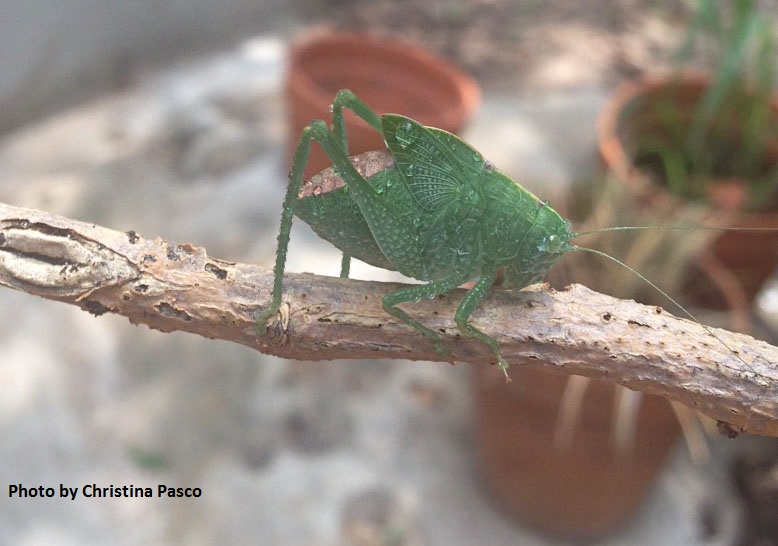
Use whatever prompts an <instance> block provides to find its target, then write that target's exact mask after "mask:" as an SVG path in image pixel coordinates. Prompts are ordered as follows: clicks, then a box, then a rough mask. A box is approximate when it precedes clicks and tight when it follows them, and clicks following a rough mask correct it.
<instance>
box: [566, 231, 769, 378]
mask: <svg viewBox="0 0 778 546" xmlns="http://www.w3.org/2000/svg"><path fill="white" fill-rule="evenodd" d="M665 229H666V228H665ZM617 230H618V228H615V229H614V228H605V229H604V230H603V231H617ZM570 250H571V251H574V252H589V253H590V254H595V255H597V256H601V257H603V258H607V259H609V260H611V261H612V262H614V263H617V264H618V265H620V266H621V267H623V268H624V269H626V270H627V271H629V272H631V273H632V274H633V275H636V276H637V277H638V278H639V279H641V280H643V281H644V282H645V283H646V284H648V285H649V286H650V287H651V288H653V289H654V290H656V291H657V292H659V293H660V294H661V295H662V296H663V297H665V298H667V300H668V301H669V302H670V303H672V304H673V305H675V306H676V307H677V308H678V309H680V310H681V311H682V312H683V313H684V314H685V315H686V316H687V317H689V318H690V319H691V320H693V321H694V322H696V323H697V324H699V325H700V326H701V327H702V328H703V329H704V330H705V331H706V332H707V333H708V334H709V335H710V336H711V337H713V338H714V339H716V340H718V342H719V343H721V344H722V345H723V346H724V347H726V348H727V350H728V351H729V352H731V353H732V354H733V355H735V356H736V357H737V359H738V360H740V362H742V363H743V364H744V365H745V366H746V367H748V369H750V370H751V371H752V372H754V374H756V375H757V376H758V375H759V373H758V372H757V371H756V370H755V369H754V368H753V367H752V366H751V365H750V364H749V363H748V362H746V361H745V360H743V358H742V357H741V356H740V355H739V354H738V352H737V351H735V350H734V349H732V347H730V346H729V345H727V344H726V343H725V342H724V340H723V339H721V338H720V337H719V336H717V335H716V334H715V333H713V330H711V328H710V326H707V325H706V324H703V323H702V322H700V321H699V320H698V319H697V317H695V316H694V315H692V314H691V313H690V312H689V310H688V309H686V307H684V306H683V305H681V304H680V303H678V301H677V300H676V299H675V298H673V297H672V296H670V294H668V293H667V292H665V291H664V290H662V289H661V288H659V286H657V285H656V284H654V283H653V282H651V281H650V280H649V279H648V278H647V277H646V276H645V275H643V274H642V273H640V272H639V271H637V270H636V269H634V268H632V267H630V266H628V265H627V264H625V263H624V262H622V261H621V260H619V259H618V258H614V257H613V256H611V255H610V254H606V253H605V252H602V251H600V250H595V249H594V248H587V247H584V246H577V245H572V246H571V247H570Z"/></svg>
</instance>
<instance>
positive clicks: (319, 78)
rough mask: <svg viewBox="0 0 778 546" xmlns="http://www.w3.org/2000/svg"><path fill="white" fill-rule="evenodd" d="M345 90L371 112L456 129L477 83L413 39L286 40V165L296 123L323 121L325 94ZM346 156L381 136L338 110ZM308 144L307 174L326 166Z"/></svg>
mask: <svg viewBox="0 0 778 546" xmlns="http://www.w3.org/2000/svg"><path fill="white" fill-rule="evenodd" d="M344 88H345V89H351V90H352V91H353V92H354V93H355V94H356V95H357V96H358V97H360V98H361V99H362V100H363V101H365V102H366V103H367V105H368V106H370V107H371V108H372V109H373V110H374V111H376V112H377V113H379V114H383V113H387V112H391V113H397V114H403V115H406V116H409V117H411V118H414V119H416V120H418V121H420V122H421V123H423V124H425V125H430V126H434V127H439V128H441V129H445V130H446V131H449V132H452V133H457V132H459V131H460V130H461V129H462V127H463V126H464V124H465V122H466V121H467V120H468V119H469V118H470V117H471V116H472V114H473V113H474V111H475V109H476V107H477V106H478V104H479V101H480V97H481V93H480V88H479V86H478V84H477V83H476V82H475V81H474V80H473V79H472V78H470V77H469V76H467V75H465V74H464V73H462V72H461V71H460V70H459V69H457V68H456V67H454V66H453V65H451V64H450V63H448V62H446V61H444V60H442V59H440V58H438V57H436V56H434V55H432V54H430V53H428V52H426V51H424V50H423V49H420V48H418V47H415V46H413V45H410V44H407V43H402V42H398V41H394V40H389V39H382V38H377V37H373V36H370V35H364V34H352V33H338V34H324V35H318V36H314V37H312V38H310V39H307V40H304V41H301V42H298V43H296V44H294V45H293V47H292V50H291V55H290V59H289V67H288V75H287V82H286V94H287V105H288V109H289V134H288V147H287V151H288V158H289V162H290V164H291V159H292V156H293V155H294V150H295V147H296V146H297V142H298V139H299V137H300V133H301V132H302V130H303V128H304V127H305V126H306V125H308V124H309V123H310V122H311V121H312V120H314V119H324V120H326V121H329V120H330V119H331V117H332V114H331V113H330V111H329V107H330V104H331V103H332V99H333V98H334V97H335V94H336V93H337V92H338V90H340V89H344ZM345 114H346V132H347V135H348V145H349V154H350V155H357V154H359V153H362V152H366V151H369V150H380V149H383V147H384V142H383V138H382V137H381V135H380V134H378V133H377V132H376V131H375V130H374V129H372V128H371V127H369V126H368V125H367V124H366V123H365V122H364V121H362V120H361V119H359V118H358V117H357V116H355V115H354V114H353V113H352V112H350V111H346V112H345ZM329 166H330V161H329V160H328V159H327V157H326V155H325V154H324V152H322V151H321V149H320V148H319V147H318V146H316V145H314V146H312V148H311V156H310V159H309V163H308V167H307V169H306V171H305V173H306V177H309V176H311V175H313V174H315V173H317V172H319V171H321V170H322V169H324V168H326V167H329Z"/></svg>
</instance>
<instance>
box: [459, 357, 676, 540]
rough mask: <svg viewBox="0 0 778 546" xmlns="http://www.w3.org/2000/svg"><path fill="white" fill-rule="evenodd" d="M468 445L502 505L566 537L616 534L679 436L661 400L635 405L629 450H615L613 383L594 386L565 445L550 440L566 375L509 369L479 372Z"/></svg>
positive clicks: (645, 400)
mask: <svg viewBox="0 0 778 546" xmlns="http://www.w3.org/2000/svg"><path fill="white" fill-rule="evenodd" d="M473 372H474V374H475V382H474V385H475V405H476V429H475V435H476V443H477V449H478V458H479V465H480V469H481V473H482V476H483V478H484V480H485V482H486V484H487V485H488V487H489V490H490V492H491V493H492V494H493V495H494V497H496V499H497V500H498V501H499V503H500V505H501V506H503V507H504V508H505V509H507V510H508V511H509V512H510V513H511V514H513V515H514V516H516V517H517V518H518V519H519V520H520V521H522V522H523V523H525V524H527V525H528V526H531V527H534V528H536V529H539V530H540V531H542V532H544V533H547V534H552V535H556V536H561V537H565V538H570V539H595V538H599V537H602V536H604V535H607V534H610V533H613V532H615V531H617V530H618V529H619V528H620V527H621V526H623V525H624V524H626V523H627V522H628V521H629V519H630V518H631V517H632V516H633V515H634V514H635V513H636V511H637V510H638V509H639V508H640V506H641V502H642V501H643V499H644V498H645V497H646V494H647V493H648V492H649V491H650V490H651V487H652V485H653V484H654V482H655V479H656V476H657V474H658V473H659V472H660V471H661V470H662V467H663V462H664V460H665V458H666V455H667V453H668V452H669V451H670V450H671V449H672V448H673V446H674V445H675V442H676V439H677V437H678V435H679V432H680V427H679V425H678V424H677V421H676V419H675V415H674V413H673V411H672V409H671V407H670V405H669V404H668V402H667V401H666V400H665V399H663V398H659V397H656V396H648V395H646V396H644V397H643V399H642V401H641V406H640V410H639V415H638V418H637V424H636V427H635V435H634V440H633V441H634V443H633V444H632V445H631V448H628V449H626V450H618V449H616V448H615V447H614V435H613V432H614V431H613V422H614V406H615V404H614V392H615V389H616V386H615V385H613V384H612V383H608V382H605V381H593V382H592V383H591V384H590V385H589V388H588V390H587V392H586V394H585V397H584V399H583V404H582V415H581V416H580V422H579V425H578V426H577V427H576V428H575V429H574V436H573V437H572V441H571V443H569V444H568V446H567V447H560V446H559V445H558V443H556V442H555V433H556V426H557V415H558V411H559V405H560V399H561V397H562V393H563V391H564V389H565V385H566V384H567V381H568V376H567V375H565V374H562V373H558V372H553V371H548V370H546V369H539V368H529V367H522V366H512V367H511V378H512V379H513V382H512V383H510V384H507V385H506V384H505V381H504V378H503V377H502V374H501V373H499V371H498V370H495V369H493V368H490V367H487V366H477V367H474V370H473Z"/></svg>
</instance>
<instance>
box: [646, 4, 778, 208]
mask: <svg viewBox="0 0 778 546" xmlns="http://www.w3.org/2000/svg"><path fill="white" fill-rule="evenodd" d="M693 54H697V55H699V56H701V57H702V58H703V59H704V61H705V64H706V65H707V66H708V67H709V69H710V72H711V75H710V80H709V83H708V85H706V86H705V87H704V88H703V89H702V90H701V91H700V92H699V93H697V94H694V93H692V94H688V93H687V94H686V95H683V94H682V93H683V91H682V90H680V89H679V88H678V87H675V85H671V86H670V87H669V91H668V92H667V93H666V94H665V96H663V97H661V98H660V99H659V100H658V101H657V102H655V103H654V105H653V106H652V107H651V108H652V109H653V115H654V117H655V119H656V120H657V123H658V126H657V127H655V128H654V130H652V131H650V132H649V134H648V135H644V137H643V138H642V140H641V143H640V145H639V148H638V150H637V152H636V154H635V160H636V163H638V164H639V165H641V166H643V167H648V168H650V169H651V170H653V171H654V172H658V173H659V177H660V179H661V181H662V182H663V183H664V184H665V185H666V186H667V188H668V189H669V190H670V191H671V192H673V193H675V194H677V195H679V196H681V197H684V198H688V199H704V198H706V197H708V195H709V186H710V185H711V184H717V183H729V184H732V183H734V184H741V185H742V186H743V187H744V190H745V192H746V193H747V205H746V208H750V209H757V208H760V206H762V205H763V204H764V203H765V202H766V201H769V200H770V199H773V198H775V194H776V190H777V189H778V129H777V128H776V127H777V126H778V123H777V122H776V111H775V109H774V107H773V106H772V96H773V85H774V80H775V54H776V44H775V34H774V30H773V25H772V22H771V21H769V20H768V19H767V18H766V17H765V16H764V15H762V13H760V11H759V9H758V4H757V2H755V1H754V0H732V1H727V2H720V1H718V0H697V2H696V10H695V12H694V16H693V18H692V21H691V23H690V25H689V27H688V31H687V33H686V37H685V40H684V42H683V43H682V45H681V46H680V48H679V49H678V51H677V54H676V63H677V66H678V68H679V71H678V73H679V74H681V72H682V71H681V70H680V68H681V67H684V66H686V65H687V63H688V62H689V61H690V59H691V58H692V56H693ZM674 84H677V85H678V86H680V85H681V78H680V77H679V78H677V80H676V82H674ZM679 97H680V98H681V99H682V100H681V101H680V102H679V100H678V99H679ZM683 102H685V103H686V104H681V103H683ZM690 104H691V106H692V108H691V109H689V108H688V106H689V105H690Z"/></svg>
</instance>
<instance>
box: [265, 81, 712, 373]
mask: <svg viewBox="0 0 778 546" xmlns="http://www.w3.org/2000/svg"><path fill="white" fill-rule="evenodd" d="M344 108H347V109H349V110H351V111H353V112H354V113H355V114H356V115H357V116H359V117H360V118H362V119H363V120H364V121H366V122H367V123H368V124H369V125H370V126H372V127H373V128H374V129H375V130H376V131H378V132H380V133H381V134H382V135H383V137H384V141H385V143H386V150H383V151H377V152H372V153H367V154H362V155H361V156H358V158H352V159H351V160H350V159H349V155H348V150H347V145H346V127H345V122H344V116H343V109H344ZM331 111H332V115H333V116H332V128H331V129H330V128H329V127H328V126H327V124H326V123H325V122H324V121H321V120H316V121H313V122H311V124H310V125H308V126H307V127H306V128H305V129H304V130H303V133H302V137H301V139H300V141H299V144H298V146H297V149H296V152H295V155H294V159H293V163H292V171H291V173H290V175H289V185H288V188H287V193H286V197H285V200H284V205H283V213H282V216H281V228H280V233H279V235H278V250H277V252H276V263H275V267H274V274H275V278H274V287H273V295H272V301H271V303H270V305H269V306H268V307H267V309H265V310H264V311H262V312H261V313H260V314H259V316H258V317H257V330H258V333H259V335H265V333H266V331H267V325H266V322H267V320H268V319H269V318H270V317H271V316H273V315H274V314H276V313H277V312H278V310H279V308H280V306H281V296H282V289H283V275H284V266H285V262H286V253H287V246H288V244H289V236H290V230H291V225H292V220H293V217H294V216H295V215H297V216H298V217H300V218H301V219H303V220H304V221H305V222H306V223H308V224H309V225H310V226H311V227H312V228H313V230H314V231H315V232H316V233H317V234H318V235H319V236H320V237H322V238H323V239H325V240H328V241H330V242H331V243H332V244H334V245H335V246H336V247H337V248H338V249H340V250H341V251H342V252H343V265H342V269H341V276H343V277H347V276H348V270H349V263H350V258H351V257H354V258H357V259H359V260H362V261H364V262H366V263H368V264H371V265H374V266H377V267H381V268H384V269H389V270H396V271H398V272H400V273H402V274H403V275H405V276H407V277H411V278H414V279H418V280H421V281H424V282H425V283H426V284H421V285H415V286H412V287H407V288H403V289H401V290H398V291H395V292H392V293H389V294H387V295H385V296H384V297H383V299H382V304H383V308H384V310H386V311H387V312H388V313H389V314H391V315H392V316H394V317H395V318H397V319H398V320H400V321H402V322H403V323H405V324H408V325H410V326H412V327H414V328H415V329H417V330H419V331H420V332H421V333H423V334H424V335H426V336H427V337H428V338H430V340H431V341H432V343H433V344H434V347H435V349H436V351H438V352H441V353H442V352H445V351H444V348H443V345H442V342H441V340H440V336H439V335H438V333H437V332H435V331H433V330H431V329H430V328H428V327H426V326H424V325H423V324H421V323H419V322H418V321H416V320H414V319H413V318H411V317H410V316H409V315H408V314H407V313H406V312H405V311H403V310H402V309H400V308H399V307H397V306H398V305H399V304H402V303H406V302H412V301H419V300H421V299H422V298H433V297H435V296H437V295H439V294H443V293H446V292H448V291H450V290H452V289H454V288H456V287H458V286H461V285H463V284H465V283H467V282H471V281H475V283H474V285H473V286H472V288H470V289H469V290H468V291H467V292H466V293H465V296H464V298H463V299H462V301H461V303H460V304H459V306H458V308H457V310H456V314H455V316H454V320H455V323H456V324H457V326H458V328H459V330H460V331H461V332H462V333H464V334H465V335H467V336H470V337H473V338H476V339H478V340H480V341H482V342H483V343H485V344H487V345H488V346H489V347H490V348H491V350H492V352H493V354H494V356H495V358H496V361H497V364H498V366H499V367H500V368H501V369H502V370H503V371H504V372H505V373H506V377H507V368H508V363H507V362H506V361H505V360H504V359H503V357H502V355H501V353H500V347H499V345H498V343H497V341H496V340H495V339H493V338H492V337H490V336H488V335H487V334H485V333H484V332H482V331H480V330H478V329H477V328H476V327H475V326H473V325H472V324H470V323H469V322H468V319H469V317H470V315H471V313H472V312H473V311H474V309H475V308H476V306H477V305H478V304H479V302H481V300H482V299H483V298H484V296H485V295H486V293H487V292H488V290H489V288H490V287H491V285H492V283H493V282H494V281H495V278H496V277H497V272H498V270H500V269H502V268H504V270H505V283H506V285H507V286H509V287H514V288H517V289H520V288H523V287H525V286H528V285H530V284H532V283H536V282H539V281H541V280H542V279H543V277H544V276H545V274H546V273H547V271H548V270H549V269H550V268H551V266H552V265H554V263H555V262H556V261H557V260H558V259H559V258H560V257H561V256H562V255H563V254H565V253H566V252H569V251H575V250H586V251H589V252H594V253H596V254H600V255H602V256H604V257H607V258H609V259H611V260H614V261H616V262H618V263H619V264H620V265H622V266H624V267H627V268H628V269H630V270H631V271H633V272H635V271H634V270H632V269H631V268H629V267H628V266H626V265H625V264H623V263H622V262H619V261H618V260H616V259H615V258H612V257H611V256H609V255H607V254H605V253H602V252H599V251H596V250H593V249H587V248H583V247H578V246H575V245H572V244H571V242H570V241H571V239H573V238H574V237H576V236H577V235H579V234H575V233H573V231H572V229H571V226H570V223H569V222H568V221H567V220H565V219H564V218H562V216H560V215H559V214H558V213H557V212H556V211H555V210H554V209H553V208H552V207H551V206H549V205H548V203H547V202H545V201H542V200H540V199H538V198H537V197H536V196H535V195H533V194H532V193H530V192H529V191H527V190H526V189H524V188H523V187H522V186H520V185H519V184H518V183H517V182H515V181H514V180H513V179H512V178H510V177H509V176H507V175H505V174H503V173H502V172H500V171H498V170H497V169H495V167H494V166H493V165H492V164H491V163H490V162H488V161H486V160H485V159H484V158H483V157H482V156H481V154H480V153H479V152H478V151H477V150H475V149H474V148H472V147H471V146H470V145H469V144H467V143H465V142H464V141H462V140H461V139H459V138H458V137H456V136H454V135H452V134H450V133H448V132H446V131H443V130H441V129H436V128H433V127H425V126H423V125H421V124H419V123H418V122H416V121H414V120H412V119H410V118H407V117H405V116H401V115H398V114H384V115H380V116H379V115H378V114H376V113H375V112H373V111H372V110H371V109H370V108H369V107H368V106H367V105H366V104H365V103H364V102H362V101H361V100H360V99H359V98H358V97H357V96H356V95H354V94H353V93H351V92H350V91H348V90H341V91H339V92H338V93H337V95H336V97H335V99H334V101H333V103H332V107H331ZM312 141H316V142H317V143H318V144H319V145H320V146H321V147H322V148H323V149H324V151H325V152H326V154H327V156H328V157H329V159H330V160H331V161H332V165H333V169H334V171H335V173H337V177H330V178H329V179H327V180H323V179H322V177H321V176H318V177H317V176H315V177H313V179H312V180H311V181H308V182H306V183H305V184H303V180H302V178H303V172H304V169H305V165H306V163H307V159H308V154H309V150H310V146H311V142H312ZM332 178H336V182H335V183H334V184H335V185H333V182H332ZM623 229H642V228H630V227H626V228H606V230H623ZM649 229H650V228H649ZM635 273H636V274H638V273H637V272H635ZM638 275H639V274H638ZM639 276H641V278H644V277H642V275H639ZM644 280H646V282H648V283H649V284H650V285H651V286H652V287H653V288H655V289H656V290H658V291H659V292H660V293H662V294H663V295H664V296H665V297H667V298H668V299H669V300H670V301H671V302H673V303H674V304H676V305H677V306H678V307H679V308H681V309H682V310H683V311H684V312H685V313H686V314H687V315H689V313H688V312H687V311H686V310H685V309H684V308H683V307H681V306H680V304H678V303H677V302H676V301H675V300H673V299H672V298H671V297H670V296H669V295H667V294H666V293H664V292H663V291H662V290H660V289H659V288H658V287H657V286H656V285H654V284H653V283H651V282H650V281H648V280H647V279H645V278H644ZM689 316H690V317H691V315H689ZM691 318H692V319H694V317H691ZM695 320H696V319H695ZM722 343H723V342H722Z"/></svg>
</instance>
